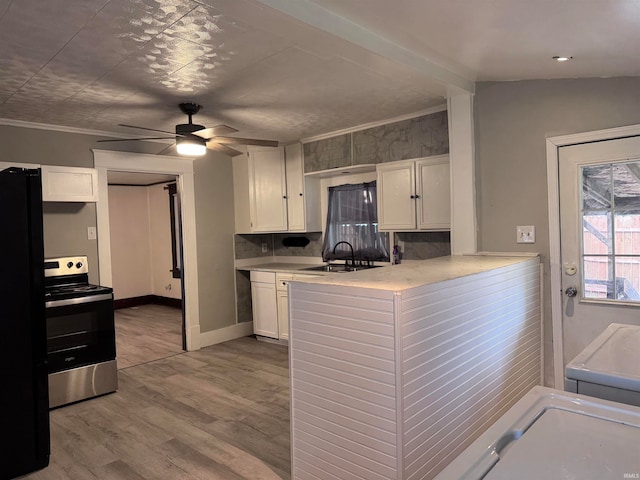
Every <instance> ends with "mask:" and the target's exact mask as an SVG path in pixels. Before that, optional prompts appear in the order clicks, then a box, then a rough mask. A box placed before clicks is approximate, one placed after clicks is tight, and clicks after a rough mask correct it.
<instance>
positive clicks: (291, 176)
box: [285, 143, 307, 232]
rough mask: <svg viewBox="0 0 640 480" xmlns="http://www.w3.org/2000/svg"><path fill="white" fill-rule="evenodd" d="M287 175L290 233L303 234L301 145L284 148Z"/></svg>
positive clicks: (304, 219) (303, 197)
mask: <svg viewBox="0 0 640 480" xmlns="http://www.w3.org/2000/svg"><path fill="white" fill-rule="evenodd" d="M285 165H286V173H287V218H288V225H289V231H290V232H304V231H306V229H307V225H306V218H305V196H304V195H305V192H304V174H303V171H302V169H303V163H302V145H300V144H299V143H295V144H293V145H288V146H287V147H286V148H285Z"/></svg>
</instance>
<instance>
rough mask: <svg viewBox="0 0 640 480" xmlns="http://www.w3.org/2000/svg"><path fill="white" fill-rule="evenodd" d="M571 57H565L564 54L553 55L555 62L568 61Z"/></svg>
mask: <svg viewBox="0 0 640 480" xmlns="http://www.w3.org/2000/svg"><path fill="white" fill-rule="evenodd" d="M572 58H573V57H565V56H562V55H556V56H554V57H553V59H554V60H555V61H556V62H568V61H569V60H571V59H572Z"/></svg>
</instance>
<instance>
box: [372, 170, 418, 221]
mask: <svg viewBox="0 0 640 480" xmlns="http://www.w3.org/2000/svg"><path fill="white" fill-rule="evenodd" d="M414 164H415V162H414V161H406V162H404V161H403V162H393V163H388V164H379V165H377V167H376V171H377V172H378V183H377V188H378V229H379V230H414V229H415V228H416V199H415V195H416V191H415V184H416V182H415V166H414Z"/></svg>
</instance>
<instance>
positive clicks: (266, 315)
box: [251, 272, 278, 338]
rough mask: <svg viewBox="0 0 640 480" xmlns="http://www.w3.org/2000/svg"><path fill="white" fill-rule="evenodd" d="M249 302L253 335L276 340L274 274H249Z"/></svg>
mask: <svg viewBox="0 0 640 480" xmlns="http://www.w3.org/2000/svg"><path fill="white" fill-rule="evenodd" d="M251 302H252V306H253V333H255V334H256V335H262V336H264V337H271V338H278V305H277V303H276V274H275V273H273V272H251Z"/></svg>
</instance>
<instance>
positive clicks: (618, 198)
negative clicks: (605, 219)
mask: <svg viewBox="0 0 640 480" xmlns="http://www.w3.org/2000/svg"><path fill="white" fill-rule="evenodd" d="M613 194H614V204H615V207H616V208H636V209H638V208H640V162H625V163H619V164H615V165H614V166H613Z"/></svg>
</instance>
